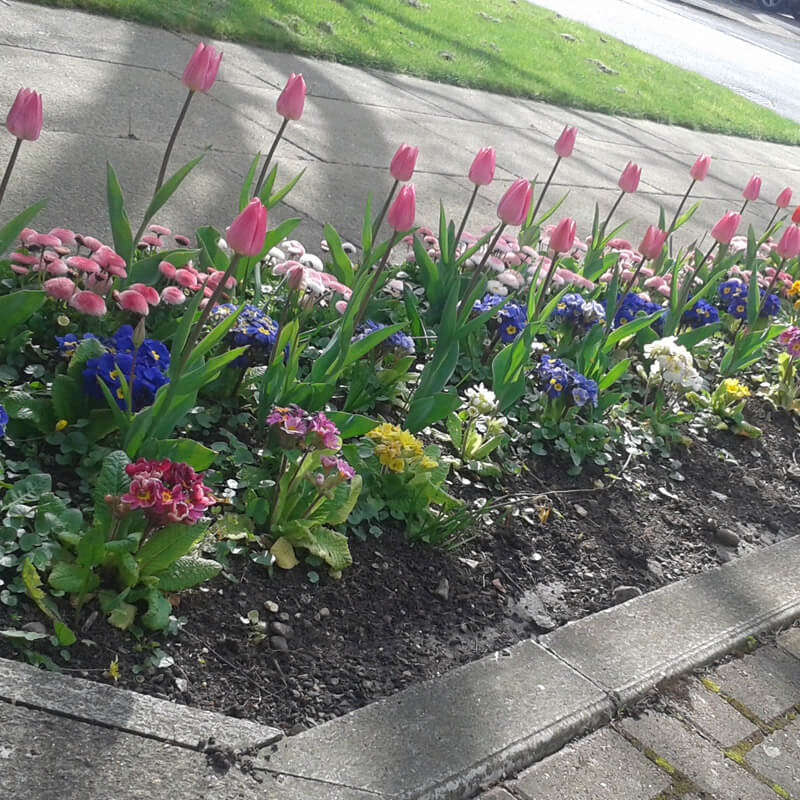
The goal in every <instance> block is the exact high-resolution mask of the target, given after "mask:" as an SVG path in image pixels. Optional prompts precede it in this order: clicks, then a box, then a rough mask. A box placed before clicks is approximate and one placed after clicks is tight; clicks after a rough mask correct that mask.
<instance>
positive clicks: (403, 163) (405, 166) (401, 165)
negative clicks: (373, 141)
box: [389, 142, 419, 183]
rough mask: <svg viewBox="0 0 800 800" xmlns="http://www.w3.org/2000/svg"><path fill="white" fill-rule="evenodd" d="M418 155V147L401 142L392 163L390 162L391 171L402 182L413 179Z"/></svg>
mask: <svg viewBox="0 0 800 800" xmlns="http://www.w3.org/2000/svg"><path fill="white" fill-rule="evenodd" d="M418 155H419V148H418V147H412V146H411V145H410V144H405V142H404V143H403V144H401V145H400V147H398V148H397V152H396V153H395V154H394V156H393V157H392V163H391V164H389V172H390V173H391V175H392V177H393V178H394V179H395V180H396V181H400V182H401V183H405V182H406V181H409V180H411V176H412V175H413V174H414V167H415V166H416V165H417V156H418Z"/></svg>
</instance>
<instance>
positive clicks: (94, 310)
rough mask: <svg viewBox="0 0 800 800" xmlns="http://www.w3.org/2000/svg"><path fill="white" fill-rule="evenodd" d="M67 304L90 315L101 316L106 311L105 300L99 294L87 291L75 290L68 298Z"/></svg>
mask: <svg viewBox="0 0 800 800" xmlns="http://www.w3.org/2000/svg"><path fill="white" fill-rule="evenodd" d="M69 304H70V305H71V306H72V307H73V308H74V309H76V310H77V311H80V312H81V314H87V315H88V316H90V317H102V316H103V315H104V314H105V313H106V302H105V300H103V298H102V297H100V295H97V294H95V293H94V292H89V291H86V290H84V291H80V292H75V294H74V295H72V297H70V299H69Z"/></svg>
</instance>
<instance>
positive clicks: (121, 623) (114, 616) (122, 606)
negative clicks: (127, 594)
mask: <svg viewBox="0 0 800 800" xmlns="http://www.w3.org/2000/svg"><path fill="white" fill-rule="evenodd" d="M135 619H136V606H134V605H132V604H131V603H126V602H124V601H120V603H119V605H118V606H117V607H116V608H114V609H113V610H112V611H111V613H110V614H109V615H108V621H109V623H110V624H111V625H113V626H114V627H115V628H120V629H121V630H123V631H126V630H128V628H130V626H131V625H133V621H134V620H135Z"/></svg>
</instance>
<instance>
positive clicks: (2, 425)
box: [0, 406, 8, 439]
mask: <svg viewBox="0 0 800 800" xmlns="http://www.w3.org/2000/svg"><path fill="white" fill-rule="evenodd" d="M6 425H8V412H7V411H6V410H5V409H4V408H3V406H0V439H2V438H3V437H4V436H5V435H6Z"/></svg>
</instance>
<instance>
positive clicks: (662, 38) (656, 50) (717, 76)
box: [529, 0, 800, 123]
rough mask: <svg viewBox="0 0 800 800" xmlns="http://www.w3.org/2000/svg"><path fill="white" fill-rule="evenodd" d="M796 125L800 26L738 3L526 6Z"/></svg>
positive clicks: (612, 1)
mask: <svg viewBox="0 0 800 800" xmlns="http://www.w3.org/2000/svg"><path fill="white" fill-rule="evenodd" d="M529 1H530V2H532V3H534V5H538V6H543V7H545V8H549V9H552V10H553V11H557V12H558V13H559V14H561V15H562V16H565V17H569V18H571V19H574V20H576V21H578V22H583V23H586V24H587V25H591V26H592V27H593V28H595V29H596V30H599V31H602V32H604V33H607V34H609V35H611V36H615V37H617V38H618V39H621V40H622V41H624V42H627V43H628V44H632V45H634V46H636V47H638V48H639V49H641V50H644V51H645V52H648V53H652V54H653V55H657V56H659V57H660V58H663V59H664V60H665V61H669V62H670V63H672V64H675V65H677V66H680V67H684V68H686V69H690V70H693V71H694V72H698V73H700V74H701V75H703V76H705V77H707V78H710V79H711V80H713V81H716V82H717V83H720V84H722V85H723V86H727V87H729V88H730V89H733V91H735V92H737V93H738V94H740V95H743V96H744V97H747V98H748V99H749V100H753V101H754V102H756V103H760V104H761V105H764V106H767V107H768V108H771V109H772V110H773V111H776V112H777V113H779V114H781V115H782V116H784V117H788V118H789V119H792V120H794V121H795V122H798V123H800V92H798V90H797V87H798V86H800V22H797V21H795V20H793V19H791V17H788V16H783V15H780V16H778V15H771V14H767V13H764V12H760V11H757V10H756V8H755V6H754V5H753V4H752V3H750V2H747V1H746V0H745V1H742V2H737V0H690V2H678V1H677V0H529Z"/></svg>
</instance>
